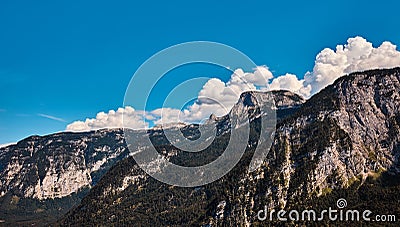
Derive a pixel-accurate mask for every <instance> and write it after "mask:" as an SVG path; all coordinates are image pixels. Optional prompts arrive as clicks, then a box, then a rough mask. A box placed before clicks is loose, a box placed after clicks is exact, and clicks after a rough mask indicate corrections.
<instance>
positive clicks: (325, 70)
mask: <svg viewBox="0 0 400 227" xmlns="http://www.w3.org/2000/svg"><path fill="white" fill-rule="evenodd" d="M396 66H400V52H399V51H397V50H396V46H395V45H393V44H392V43H390V42H383V43H382V44H381V45H380V46H379V47H377V48H375V47H373V46H372V43H370V42H368V41H367V40H366V39H364V38H362V37H359V36H357V37H355V38H350V39H348V40H347V44H345V45H338V46H337V47H336V50H332V49H329V48H325V49H324V50H322V51H321V52H320V53H319V54H318V55H317V57H316V60H315V65H314V68H313V71H312V72H308V73H306V75H305V76H304V79H305V81H304V86H308V85H310V86H311V95H312V94H315V93H317V92H319V91H320V90H321V89H322V88H324V87H326V86H327V85H329V84H331V83H333V82H334V81H335V80H336V79H337V78H339V77H341V76H343V75H345V74H349V73H352V72H357V71H365V70H369V69H377V68H393V67H396Z"/></svg>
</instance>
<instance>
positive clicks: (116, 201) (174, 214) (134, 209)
mask: <svg viewBox="0 0 400 227" xmlns="http://www.w3.org/2000/svg"><path fill="white" fill-rule="evenodd" d="M399 81H400V68H395V69H390V70H372V71H367V72H361V73H354V74H350V75H347V76H344V77H342V78H340V79H338V80H337V81H335V83H334V84H333V85H331V86H328V87H327V88H325V89H324V90H322V91H321V92H320V93H318V94H317V95H315V96H313V97H312V98H311V99H310V100H307V101H306V102H305V103H304V104H302V103H303V102H304V101H303V100H301V99H298V100H297V101H296V102H295V103H291V101H292V100H293V99H292V98H287V97H285V98H283V99H281V100H279V101H277V106H278V110H279V106H280V109H286V108H289V109H291V113H290V114H288V115H286V116H283V117H282V116H281V117H279V116H278V119H279V120H278V125H277V130H276V134H275V138H274V143H273V146H272V148H271V150H270V152H269V153H268V156H267V158H266V159H265V160H264V162H263V164H262V166H261V167H260V168H259V169H257V170H256V171H255V172H252V173H249V172H248V171H247V170H248V164H249V161H250V159H251V156H252V152H254V149H255V146H262V144H256V143H249V146H248V149H247V151H246V153H245V155H244V156H243V158H242V160H241V162H239V164H238V165H237V166H236V167H235V168H234V169H233V170H232V171H231V172H230V173H229V174H227V175H226V176H224V177H223V178H221V179H220V180H218V181H216V182H214V183H212V184H209V185H205V186H203V187H198V188H176V187H170V186H168V185H164V184H162V183H160V182H158V181H155V180H154V179H152V178H149V177H148V176H146V174H144V173H143V171H141V170H140V169H139V168H137V165H136V164H135V162H134V160H133V159H130V158H128V159H125V160H124V161H122V162H120V163H118V164H117V165H116V166H114V168H112V169H111V170H110V171H109V172H108V173H107V174H106V175H105V176H104V178H103V179H102V180H101V181H100V183H99V184H98V185H97V186H95V187H94V188H93V189H92V190H91V192H90V193H89V195H88V196H87V197H86V198H85V199H83V201H82V203H81V205H80V206H78V208H76V209H74V210H72V211H71V212H70V213H69V214H68V215H67V216H66V217H65V218H64V219H63V220H61V223H64V224H77V223H81V224H82V223H85V224H94V223H109V224H124V223H125V224H126V223H136V224H138V223H139V224H143V225H146V223H147V224H149V223H153V224H164V225H180V224H189V225H190V224H197V225H207V224H210V225H243V226H248V225H251V224H257V223H258V224H260V223H259V221H258V220H257V218H256V216H257V211H258V210H260V209H264V207H265V206H266V207H267V208H268V209H277V208H291V207H295V206H297V205H298V204H304V203H306V201H308V200H311V198H319V197H321V198H325V196H328V195H330V194H334V192H336V191H338V190H346V189H347V188H352V187H353V186H354V185H359V186H357V187H356V189H355V190H356V191H355V193H356V192H357V190H359V187H360V185H363V184H364V182H365V180H366V179H367V177H368V176H373V177H375V178H376V177H379V176H380V174H381V173H382V172H385V173H388V174H390V175H394V176H398V175H397V174H398V173H399V155H400V150H399V148H400V147H399V139H400V134H399V130H400V113H399V106H400V93H399V91H400V82H399ZM254 95H260V94H255V93H246V94H243V95H242V96H241V100H240V102H239V103H238V105H237V106H236V107H234V108H233V110H232V111H237V113H238V114H239V113H240V114H243V113H246V112H247V113H248V114H249V118H250V119H253V122H256V121H257V119H258V118H259V114H262V113H258V112H257V108H256V107H255V106H256V104H257V103H256V102H255V101H254V97H253V98H252V96H254ZM291 96H292V97H295V96H294V95H292V94H291ZM216 120H217V121H218V122H225V121H226V119H225V118H221V119H216ZM221 124H222V125H227V124H225V123H221ZM226 128H229V127H226ZM252 130H254V131H255V132H257V126H254V124H253V125H252ZM256 134H257V133H256ZM258 135H259V134H258ZM226 136H227V135H226V134H224V133H220V136H219V137H218V138H217V140H218V141H219V142H218V144H225V143H224V141H226V140H227V137H226ZM209 151H210V153H218V152H220V151H219V147H212V148H210V150H209ZM164 152H167V153H168V149H166V150H164ZM127 182H131V184H129V183H127ZM361 188H362V187H361ZM385 201H390V197H389V200H385ZM87 217H90V218H87Z"/></svg>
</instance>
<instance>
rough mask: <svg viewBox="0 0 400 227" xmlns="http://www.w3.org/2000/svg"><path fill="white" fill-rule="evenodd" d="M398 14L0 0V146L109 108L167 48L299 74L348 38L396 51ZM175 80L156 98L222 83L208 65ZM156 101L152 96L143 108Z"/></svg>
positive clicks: (318, 7)
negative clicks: (207, 50)
mask: <svg viewBox="0 0 400 227" xmlns="http://www.w3.org/2000/svg"><path fill="white" fill-rule="evenodd" d="M399 6H400V4H399V3H397V2H396V1H392V2H389V1H376V2H370V3H367V2H365V1H352V2H348V1H330V2H327V1H315V2H314V1H250V2H245V1H238V2H233V1H201V2H199V1H197V2H191V1H182V2H178V1H159V2H155V1H141V2H140V3H136V2H135V1H118V3H114V2H113V3H112V2H110V1H84V2H83V1H40V2H39V1H18V0H17V1H2V2H1V3H0V144H1V143H8V142H15V141H18V140H20V139H22V138H24V137H27V136H29V135H32V134H40V135H43V134H48V133H52V132H57V131H63V130H64V129H65V127H66V125H67V124H68V123H71V122H73V121H75V120H79V119H81V120H82V119H83V120H84V119H85V118H87V117H94V116H95V115H96V113H98V112H99V111H108V110H110V109H117V108H118V107H120V106H122V103H123V98H124V92H125V89H126V86H127V85H128V83H129V81H130V79H131V76H132V75H133V73H134V72H135V71H136V69H137V68H138V67H139V66H140V65H141V64H142V63H143V62H144V61H145V60H146V59H147V58H149V57H150V56H152V55H153V54H155V53H156V52H158V51H160V50H162V49H164V48H167V47H169V46H171V45H175V44H178V43H182V42H188V41H196V40H208V41H215V42H220V43H224V44H227V45H230V46H232V47H235V48H237V49H239V50H240V51H242V52H244V53H245V54H247V55H248V56H249V57H251V58H252V59H253V60H254V61H255V62H256V63H257V64H258V65H267V66H268V67H269V68H270V70H271V71H272V72H273V73H274V74H276V75H280V74H284V73H293V74H296V75H300V76H301V75H304V73H305V72H307V71H310V70H312V68H313V66H314V60H315V56H316V55H317V54H318V53H319V52H320V51H321V50H322V49H323V48H325V47H329V48H334V47H335V46H336V45H337V44H343V43H345V42H346V40H347V39H348V38H349V37H354V36H357V35H359V36H362V37H364V38H366V39H368V41H370V42H372V43H373V44H374V45H380V44H381V43H382V42H383V41H386V40H387V41H390V42H392V43H394V44H398V45H400V29H399V28H400V22H399V21H400V20H399V19H398V16H397V15H398V9H399ZM194 69H198V70H194ZM193 71H195V72H196V73H193V75H191V74H190V73H189V72H193ZM174 73H175V74H176V75H178V76H177V77H176V78H178V79H177V80H176V81H175V82H174V81H172V82H171V81H170V80H165V81H164V82H162V84H160V90H161V91H162V89H163V88H162V87H163V86H166V87H168V85H171V83H178V82H179V81H180V80H182V78H187V77H190V76H198V75H199V74H201V75H208V76H210V75H215V76H216V77H219V78H221V79H222V80H225V81H226V80H228V79H229V74H228V73H226V72H223V71H221V69H216V68H213V69H209V68H207V67H203V68H202V67H197V68H196V66H195V68H192V69H190V70H188V69H182V70H177V71H176V72H174ZM163 83H165V84H163ZM200 88H201V85H200V84H199V87H198V88H193V90H192V91H191V92H194V93H196V92H198V91H199V90H200ZM138 92H140V91H138ZM160 100H161V99H160ZM160 100H158V99H157V96H155V97H154V100H153V102H152V104H151V105H152V107H153V108H157V107H159V106H158V105H159V103H160ZM51 116H53V117H56V118H53V119H51V118H52V117H51Z"/></svg>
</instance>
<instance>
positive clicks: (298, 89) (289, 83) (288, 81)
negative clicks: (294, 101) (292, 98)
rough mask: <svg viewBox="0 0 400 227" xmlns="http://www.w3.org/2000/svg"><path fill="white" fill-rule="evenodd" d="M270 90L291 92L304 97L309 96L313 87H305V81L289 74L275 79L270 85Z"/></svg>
mask: <svg viewBox="0 0 400 227" xmlns="http://www.w3.org/2000/svg"><path fill="white" fill-rule="evenodd" d="M270 90H289V91H292V92H295V93H298V94H301V95H303V96H308V95H309V94H310V91H311V86H307V87H304V80H299V79H298V78H297V76H296V75H293V74H289V73H287V74H286V75H283V76H280V77H277V78H276V79H274V80H273V81H272V82H271V84H270Z"/></svg>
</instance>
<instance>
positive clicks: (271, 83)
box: [67, 37, 400, 131]
mask: <svg viewBox="0 0 400 227" xmlns="http://www.w3.org/2000/svg"><path fill="white" fill-rule="evenodd" d="M396 66H400V52H399V51H397V49H396V46H395V45H393V44H392V43H390V42H383V43H382V44H381V45H380V46H379V47H373V45H372V43H370V42H368V41H367V40H366V39H364V38H362V37H355V38H350V39H348V40H347V44H345V45H338V46H337V47H336V49H335V50H332V49H329V48H325V49H323V50H322V51H321V52H320V53H319V54H318V55H317V56H316V59H315V65H314V67H313V70H312V71H311V72H307V73H306V74H305V75H304V77H303V78H299V77H297V76H296V75H294V74H289V73H288V74H285V75H281V76H278V77H274V76H273V74H272V72H271V71H270V70H269V69H268V67H267V66H258V67H256V68H255V69H254V71H253V72H244V71H243V70H242V69H236V70H235V71H234V72H233V74H232V75H231V77H230V79H229V81H228V82H226V83H225V82H223V81H221V80H220V79H217V78H212V79H210V80H208V81H207V82H206V83H205V84H204V86H203V87H202V89H201V90H200V92H199V93H198V97H197V100H196V101H195V103H194V104H193V105H191V106H189V107H187V108H186V109H184V110H179V109H173V108H160V109H156V110H153V111H150V112H144V111H137V110H134V109H133V108H131V107H125V108H119V109H118V110H117V111H113V110H111V111H109V112H108V113H104V112H100V113H98V114H97V116H96V118H94V119H86V120H85V121H76V122H74V123H72V124H70V125H68V126H67V130H70V131H86V130H93V129H99V128H110V127H111V128H113V127H122V126H123V125H122V115H124V117H128V118H129V121H128V122H127V125H126V126H129V127H130V128H145V127H148V126H149V124H147V123H145V121H144V119H146V120H147V121H151V122H153V123H154V124H166V123H171V122H199V121H201V120H204V119H206V118H208V117H209V116H210V114H212V113H213V114H215V115H217V116H222V115H225V114H227V113H228V112H229V111H230V109H231V108H232V107H233V105H234V104H235V103H236V102H237V100H238V98H239V96H240V94H241V93H243V92H245V91H249V90H261V91H266V90H281V89H284V90H290V91H292V92H295V93H298V94H300V95H303V96H304V97H306V98H307V97H310V96H311V95H313V94H315V93H317V92H319V91H320V90H321V89H322V88H324V87H326V86H327V85H329V84H331V83H333V82H334V81H335V80H336V79H337V78H339V77H341V76H343V75H345V74H349V73H352V72H356V71H365V70H369V69H376V68H392V67H396Z"/></svg>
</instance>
